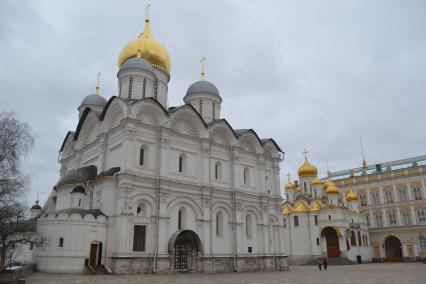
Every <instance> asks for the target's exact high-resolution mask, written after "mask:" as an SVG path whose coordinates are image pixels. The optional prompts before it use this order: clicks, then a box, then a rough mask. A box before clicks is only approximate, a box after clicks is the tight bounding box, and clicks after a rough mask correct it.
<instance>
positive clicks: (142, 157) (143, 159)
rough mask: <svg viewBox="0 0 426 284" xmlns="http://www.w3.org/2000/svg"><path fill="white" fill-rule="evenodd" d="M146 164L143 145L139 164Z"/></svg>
mask: <svg viewBox="0 0 426 284" xmlns="http://www.w3.org/2000/svg"><path fill="white" fill-rule="evenodd" d="M144 164H145V149H144V148H143V147H141V149H140V150H139V165H141V166H143V165H144Z"/></svg>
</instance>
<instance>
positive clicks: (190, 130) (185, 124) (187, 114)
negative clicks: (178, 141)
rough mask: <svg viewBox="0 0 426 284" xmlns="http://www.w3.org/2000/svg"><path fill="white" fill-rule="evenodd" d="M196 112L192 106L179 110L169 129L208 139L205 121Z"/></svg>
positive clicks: (174, 115)
mask: <svg viewBox="0 0 426 284" xmlns="http://www.w3.org/2000/svg"><path fill="white" fill-rule="evenodd" d="M194 112H196V111H195V110H194V109H193V108H192V107H190V106H185V107H183V108H180V109H178V110H177V111H176V112H175V113H173V116H172V118H171V120H170V125H169V127H170V128H172V129H173V130H174V131H176V132H179V133H183V134H187V135H191V136H196V137H207V131H206V127H205V123H204V121H203V120H202V119H201V118H200V117H199V115H197V114H196V113H194Z"/></svg>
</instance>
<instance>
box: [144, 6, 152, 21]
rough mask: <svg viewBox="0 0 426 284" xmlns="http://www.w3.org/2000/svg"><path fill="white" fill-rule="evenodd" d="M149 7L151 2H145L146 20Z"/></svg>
mask: <svg viewBox="0 0 426 284" xmlns="http://www.w3.org/2000/svg"><path fill="white" fill-rule="evenodd" d="M149 7H151V4H150V3H148V2H147V4H146V6H145V11H146V19H147V20H149Z"/></svg>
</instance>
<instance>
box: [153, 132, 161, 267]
mask: <svg viewBox="0 0 426 284" xmlns="http://www.w3.org/2000/svg"><path fill="white" fill-rule="evenodd" d="M161 132H162V127H161V126H160V129H159V131H158V135H157V145H158V147H157V153H156V156H157V168H156V177H155V184H156V187H157V188H156V189H157V190H156V191H155V199H156V203H157V214H156V220H155V222H156V228H155V252H154V261H153V262H154V263H153V273H155V272H156V271H157V257H158V238H159V236H160V169H161Z"/></svg>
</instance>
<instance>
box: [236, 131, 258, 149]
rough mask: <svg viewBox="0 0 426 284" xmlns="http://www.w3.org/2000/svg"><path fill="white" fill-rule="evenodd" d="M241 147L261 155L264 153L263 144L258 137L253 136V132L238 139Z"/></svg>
mask: <svg viewBox="0 0 426 284" xmlns="http://www.w3.org/2000/svg"><path fill="white" fill-rule="evenodd" d="M238 142H239V145H240V147H241V148H243V149H244V150H247V151H250V152H256V153H261V152H262V144H261V143H260V142H259V140H258V139H257V136H256V135H255V134H253V133H252V132H251V131H248V132H247V133H245V134H244V135H242V136H241V137H240V139H238Z"/></svg>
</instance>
